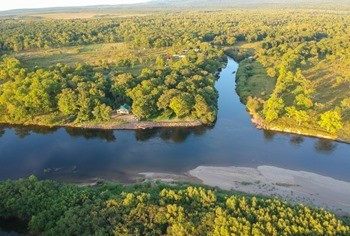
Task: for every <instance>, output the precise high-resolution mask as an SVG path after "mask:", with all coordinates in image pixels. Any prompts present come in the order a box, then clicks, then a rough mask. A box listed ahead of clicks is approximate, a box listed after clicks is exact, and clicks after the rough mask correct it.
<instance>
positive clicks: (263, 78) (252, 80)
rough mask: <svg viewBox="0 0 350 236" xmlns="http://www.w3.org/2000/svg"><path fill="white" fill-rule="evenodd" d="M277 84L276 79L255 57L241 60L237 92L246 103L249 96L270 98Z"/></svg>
mask: <svg viewBox="0 0 350 236" xmlns="http://www.w3.org/2000/svg"><path fill="white" fill-rule="evenodd" d="M275 85H276V79H274V78H270V77H269V76H268V75H267V74H266V71H265V69H264V67H263V66H262V65H261V64H260V63H259V62H257V61H255V60H254V59H245V60H243V61H241V62H240V64H239V68H238V71H237V88H236V89H237V92H238V94H239V95H240V97H241V100H242V101H243V102H244V103H245V102H246V100H247V98H248V97H249V96H251V97H257V98H262V99H264V100H266V99H268V98H269V96H270V94H271V93H272V92H273V90H274V88H275Z"/></svg>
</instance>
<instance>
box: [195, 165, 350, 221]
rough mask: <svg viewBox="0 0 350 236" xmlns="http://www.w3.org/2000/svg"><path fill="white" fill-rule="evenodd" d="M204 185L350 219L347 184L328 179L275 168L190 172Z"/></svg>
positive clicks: (219, 169)
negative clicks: (328, 211)
mask: <svg viewBox="0 0 350 236" xmlns="http://www.w3.org/2000/svg"><path fill="white" fill-rule="evenodd" d="M189 174H190V176H192V177H196V178H198V179H199V180H201V181H202V183H203V184H205V185H209V186H218V187H220V188H221V189H225V190H233V191H239V192H244V193H249V194H258V195H264V196H268V197H278V198H280V199H283V200H286V201H288V202H291V203H294V204H299V203H301V204H305V205H310V206H315V207H321V208H325V209H327V210H330V211H332V212H334V213H336V214H339V215H350V183H349V182H345V181H340V180H336V179H333V178H330V177H327V176H322V175H319V174H315V173H311V172H306V171H295V170H289V169H283V168H278V167H274V166H258V167H257V168H246V167H234V166H232V167H212V166H199V167H197V168H196V169H193V170H191V171H189Z"/></svg>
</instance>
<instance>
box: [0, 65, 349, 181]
mask: <svg viewBox="0 0 350 236" xmlns="http://www.w3.org/2000/svg"><path fill="white" fill-rule="evenodd" d="M237 66H238V64H237V63H236V62H234V61H233V60H232V59H229V60H228V64H227V67H226V68H225V69H223V70H222V71H221V73H220V79H219V80H218V82H217V83H216V88H217V89H218V91H219V94H220V97H219V114H218V120H217V123H216V124H215V126H213V127H199V128H166V129H165V128H164V129H152V130H145V131H98V130H82V129H70V128H69V129H68V128H57V129H50V128H40V127H9V126H4V127H0V180H4V179H8V178H10V179H17V178H20V177H28V176H29V175H32V174H34V175H36V176H37V177H39V178H41V179H55V180H58V181H67V182H82V181H88V180H89V179H92V178H104V179H108V180H112V181H117V182H132V181H133V180H134V179H135V178H137V177H138V173H139V172H168V173H175V174H177V173H184V172H186V171H188V170H190V169H193V168H196V167H197V166H199V165H213V166H245V167H255V166H259V165H273V166H278V167H283V168H288V169H293V170H305V171H311V172H315V173H318V174H322V175H326V176H330V177H334V178H337V179H341V180H346V181H350V171H349V169H350V145H348V144H342V143H337V142H330V141H325V140H320V139H317V138H309V137H302V136H298V135H288V134H282V133H274V132H268V131H262V130H257V129H255V127H254V126H253V125H252V124H251V122H250V117H249V115H248V113H247V112H246V110H245V107H244V106H243V105H242V104H241V103H240V101H239V98H238V96H237V94H236V92H235V81H234V79H235V75H234V72H235V71H236V70H237Z"/></svg>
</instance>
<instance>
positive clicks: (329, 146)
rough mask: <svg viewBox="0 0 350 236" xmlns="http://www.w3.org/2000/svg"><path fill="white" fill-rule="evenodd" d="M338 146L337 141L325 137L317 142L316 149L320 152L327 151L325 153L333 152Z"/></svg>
mask: <svg viewBox="0 0 350 236" xmlns="http://www.w3.org/2000/svg"><path fill="white" fill-rule="evenodd" d="M336 147H337V143H336V142H332V141H330V140H325V139H319V140H318V141H317V142H316V143H315V150H316V151H317V152H319V153H325V154H329V153H332V152H334V150H335V149H336Z"/></svg>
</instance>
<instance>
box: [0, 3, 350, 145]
mask: <svg viewBox="0 0 350 236" xmlns="http://www.w3.org/2000/svg"><path fill="white" fill-rule="evenodd" d="M281 11H282V10H264V9H259V10H244V11H242V10H226V11H218V12H210V11H207V12H184V13H167V14H165V13H158V14H155V15H145V16H133V17H124V18H99V19H94V18H91V19H73V20H64V19H46V18H42V19H41V18H39V19H36V18H35V19H32V18H29V19H26V20H24V21H23V20H16V19H6V20H5V19H3V20H0V26H1V28H2V32H3V33H2V34H1V35H0V49H1V54H3V56H2V60H1V62H0V81H1V84H0V86H1V90H0V114H1V117H0V121H1V122H3V123H13V124H38V123H39V124H43V125H49V126H54V125H60V124H67V123H69V124H76V123H84V122H108V121H110V119H111V115H110V114H111V112H112V111H115V110H116V109H117V108H118V107H119V106H120V105H122V104H124V103H127V104H130V105H132V112H133V114H135V115H136V116H137V118H139V119H143V120H152V119H156V120H157V119H172V118H180V119H181V118H187V117H190V118H194V119H200V120H201V121H202V123H204V124H211V123H213V122H215V119H216V114H217V109H218V108H217V97H218V92H217V91H216V90H215V88H214V83H215V73H216V71H218V70H219V69H220V68H221V67H222V66H223V65H224V62H225V54H226V55H229V56H232V57H234V58H235V59H237V60H239V61H241V63H240V68H239V71H238V77H237V80H238V82H237V84H238V88H237V91H238V93H239V94H240V96H241V98H242V101H243V102H244V103H246V104H247V108H248V110H249V111H250V113H251V114H252V115H253V116H255V117H256V119H257V120H258V122H259V123H260V125H261V126H263V127H264V128H267V129H273V128H274V129H278V130H289V131H292V132H298V133H306V134H316V135H322V136H325V137H331V138H338V139H342V140H349V139H350V137H349V134H350V132H349V130H350V120H349V118H350V105H349V104H350V94H349V91H350V90H349V85H350V80H349V78H350V69H349V68H350V67H349V62H350V50H349V48H350V45H349V40H348V35H349V31H350V27H349V24H348V23H347V22H349V16H348V15H347V14H346V13H341V12H340V13H339V14H334V12H332V11H331V12H325V11H322V10H315V11H312V10H283V14H281Z"/></svg>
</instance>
